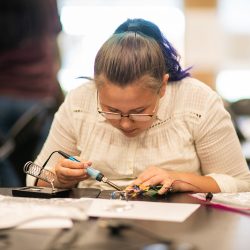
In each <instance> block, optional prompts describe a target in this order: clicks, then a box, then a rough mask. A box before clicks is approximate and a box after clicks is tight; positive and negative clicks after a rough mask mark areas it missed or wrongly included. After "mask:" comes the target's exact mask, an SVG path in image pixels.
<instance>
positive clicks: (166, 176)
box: [132, 167, 177, 194]
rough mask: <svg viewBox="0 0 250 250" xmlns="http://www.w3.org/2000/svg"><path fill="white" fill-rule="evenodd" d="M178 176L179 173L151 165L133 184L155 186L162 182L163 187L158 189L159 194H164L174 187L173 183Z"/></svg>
mask: <svg viewBox="0 0 250 250" xmlns="http://www.w3.org/2000/svg"><path fill="white" fill-rule="evenodd" d="M176 178H177V173H175V172H172V171H166V170H164V169H162V168H159V167H149V168H147V169H146V170H145V171H143V172H142V173H141V174H140V175H139V176H138V178H137V179H136V180H135V181H134V182H133V183H132V185H142V186H145V187H146V186H154V185H157V184H162V188H161V189H160V190H159V191H158V193H159V194H164V193H165V192H167V191H168V190H169V189H171V188H173V187H172V184H173V183H174V181H175V180H176Z"/></svg>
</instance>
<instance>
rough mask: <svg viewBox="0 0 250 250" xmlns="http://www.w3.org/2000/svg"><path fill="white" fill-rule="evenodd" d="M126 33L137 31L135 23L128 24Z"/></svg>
mask: <svg viewBox="0 0 250 250" xmlns="http://www.w3.org/2000/svg"><path fill="white" fill-rule="evenodd" d="M128 31H131V32H137V31H138V25H137V24H136V23H130V24H129V25H128Z"/></svg>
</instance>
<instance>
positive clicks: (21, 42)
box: [0, 0, 61, 99]
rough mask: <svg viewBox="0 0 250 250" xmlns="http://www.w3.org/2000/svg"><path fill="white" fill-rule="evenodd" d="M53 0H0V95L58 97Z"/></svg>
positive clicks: (56, 21)
mask: <svg viewBox="0 0 250 250" xmlns="http://www.w3.org/2000/svg"><path fill="white" fill-rule="evenodd" d="M60 31H61V24H60V20H59V16H58V12H57V5H56V1H55V0H21V1H20V0H2V1H0V34H1V39H0V95H8V96H9V95H11V96H14V97H32V98H34V99H36V98H38V99H40V98H45V97H51V96H52V97H55V96H59V95H60V94H61V93H60V91H61V90H60V88H59V84H58V83H57V78H56V74H57V71H58V69H59V61H58V54H57V53H58V50H57V40H56V39H57V35H58V33H59V32H60Z"/></svg>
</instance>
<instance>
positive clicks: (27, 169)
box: [23, 161, 55, 190]
mask: <svg viewBox="0 0 250 250" xmlns="http://www.w3.org/2000/svg"><path fill="white" fill-rule="evenodd" d="M23 171H24V173H26V174H28V175H31V176H34V177H36V178H38V179H41V180H43V181H46V182H48V183H50V185H51V186H52V190H54V180H55V174H54V173H53V172H51V171H49V170H47V169H44V168H42V167H40V166H38V165H36V164H35V163H33V162H32V161H28V162H27V163H26V164H25V165H24V166H23Z"/></svg>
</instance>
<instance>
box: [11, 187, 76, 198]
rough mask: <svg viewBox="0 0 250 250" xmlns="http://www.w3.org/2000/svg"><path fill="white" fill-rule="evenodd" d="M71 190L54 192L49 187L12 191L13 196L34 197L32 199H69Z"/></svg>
mask: <svg viewBox="0 0 250 250" xmlns="http://www.w3.org/2000/svg"><path fill="white" fill-rule="evenodd" d="M70 191H71V189H58V188H55V190H54V191H53V192H52V188H48V187H22V188H18V189H12V195H13V196H19V197H32V198H45V199H50V198H63V197H69V193H70Z"/></svg>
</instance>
